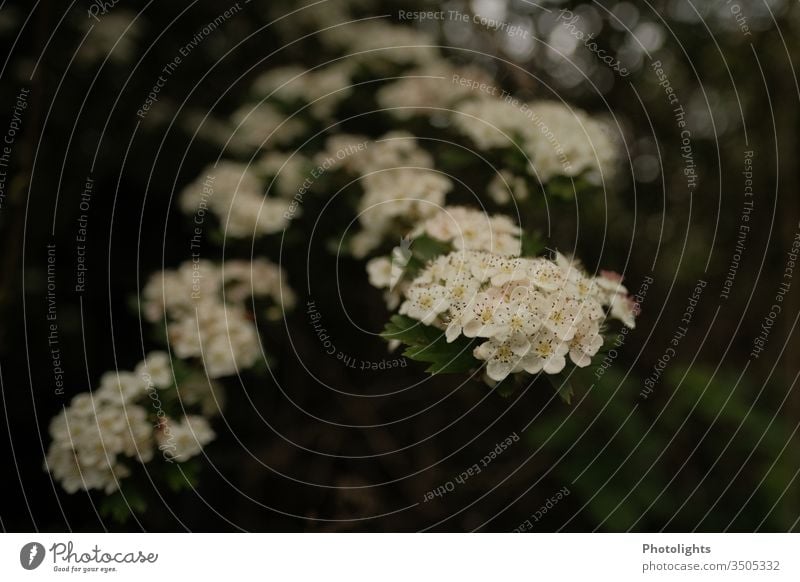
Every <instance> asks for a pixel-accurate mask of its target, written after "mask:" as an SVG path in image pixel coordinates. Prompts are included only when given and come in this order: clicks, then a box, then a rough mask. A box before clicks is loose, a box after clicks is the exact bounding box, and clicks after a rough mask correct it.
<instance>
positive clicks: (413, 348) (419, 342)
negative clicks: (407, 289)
mask: <svg viewBox="0 0 800 582" xmlns="http://www.w3.org/2000/svg"><path fill="white" fill-rule="evenodd" d="M381 336H382V337H383V338H385V339H387V340H399V341H401V342H402V343H404V344H406V346H407V347H406V349H405V350H404V351H403V355H404V356H405V357H407V358H409V359H410V360H414V361H417V362H425V363H428V364H430V366H428V368H427V369H426V371H427V372H429V373H431V374H452V373H459V372H467V371H469V370H471V369H472V368H474V367H475V366H476V363H477V362H476V360H475V358H474V357H473V356H472V348H473V343H474V340H473V339H470V338H467V337H464V336H460V337H459V338H458V339H456V340H455V341H454V342H452V343H447V341H446V340H445V337H444V334H443V333H442V331H441V330H440V329H437V328H435V327H432V326H429V325H423V324H422V323H420V322H419V321H417V320H416V319H412V318H410V317H407V316H405V315H394V316H392V318H391V319H390V320H389V323H387V324H386V327H385V328H384V330H383V333H381Z"/></svg>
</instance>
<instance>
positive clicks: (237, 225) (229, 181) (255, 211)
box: [179, 158, 293, 238]
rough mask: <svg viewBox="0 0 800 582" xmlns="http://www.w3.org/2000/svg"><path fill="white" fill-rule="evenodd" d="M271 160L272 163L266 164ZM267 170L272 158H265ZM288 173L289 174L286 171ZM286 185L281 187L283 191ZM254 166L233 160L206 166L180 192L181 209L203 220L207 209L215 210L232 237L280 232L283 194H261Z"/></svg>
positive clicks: (286, 204)
mask: <svg viewBox="0 0 800 582" xmlns="http://www.w3.org/2000/svg"><path fill="white" fill-rule="evenodd" d="M269 162H273V164H269ZM265 163H267V164H269V165H267V167H266V168H265V170H266V171H269V170H271V169H272V167H273V165H274V158H271V159H267V160H266V161H265ZM289 175H290V174H289ZM287 190H288V191H290V192H291V191H293V189H292V190H289V188H286V187H284V188H281V191H282V192H286V191H287ZM263 192H264V187H263V184H262V181H261V179H259V177H258V176H257V175H256V173H255V169H251V168H250V167H248V166H246V165H245V164H239V163H236V162H220V163H219V164H218V165H216V166H209V167H208V168H206V169H205V170H204V171H203V173H202V174H201V175H200V176H199V177H198V178H197V179H196V180H194V181H193V182H191V183H190V184H189V185H188V186H186V188H184V190H183V192H181V195H180V201H179V203H180V207H181V210H183V212H184V213H185V214H187V215H190V216H193V217H195V220H196V222H198V223H200V224H202V223H203V222H204V219H205V215H206V212H207V211H210V212H212V213H214V215H215V216H216V217H217V219H218V220H219V222H220V224H221V226H222V230H223V231H224V232H225V234H226V235H227V236H230V237H232V238H246V237H253V236H259V235H263V234H271V233H275V232H280V231H281V230H283V229H284V228H286V225H287V224H288V223H289V220H288V219H287V218H286V211H287V209H288V208H289V201H288V200H286V199H285V198H278V197H274V196H271V197H269V196H264V194H263Z"/></svg>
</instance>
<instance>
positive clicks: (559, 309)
mask: <svg viewBox="0 0 800 582" xmlns="http://www.w3.org/2000/svg"><path fill="white" fill-rule="evenodd" d="M537 312H538V314H539V316H540V317H541V318H542V325H543V326H544V327H545V328H546V329H548V330H550V331H551V332H553V334H554V335H556V336H557V337H558V338H559V339H561V340H563V341H569V340H571V339H572V337H573V336H574V335H575V328H576V325H577V322H578V317H579V314H580V305H579V304H578V303H576V302H575V301H574V300H572V299H569V298H565V297H563V296H561V295H560V294H557V293H551V294H550V295H548V296H545V297H542V298H541V299H540V300H539V301H538V305H537Z"/></svg>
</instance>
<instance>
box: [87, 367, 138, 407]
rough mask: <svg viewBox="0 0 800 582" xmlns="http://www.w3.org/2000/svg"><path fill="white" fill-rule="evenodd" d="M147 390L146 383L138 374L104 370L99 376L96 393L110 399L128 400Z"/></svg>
mask: <svg viewBox="0 0 800 582" xmlns="http://www.w3.org/2000/svg"><path fill="white" fill-rule="evenodd" d="M146 391H147V384H146V383H145V381H144V380H143V379H142V378H141V376H139V375H138V374H134V373H133V372H106V373H105V374H103V376H102V377H101V378H100V388H99V389H98V391H97V392H98V394H99V395H100V396H101V397H108V398H109V399H110V400H121V401H129V400H134V399H136V398H138V397H139V396H142V395H143V394H145V392H146Z"/></svg>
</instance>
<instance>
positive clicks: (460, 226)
mask: <svg viewBox="0 0 800 582" xmlns="http://www.w3.org/2000/svg"><path fill="white" fill-rule="evenodd" d="M521 234H522V232H521V229H520V227H519V226H517V225H516V224H514V221H512V220H511V219H510V218H509V217H508V216H506V215H504V214H496V215H494V216H489V215H487V214H486V213H485V212H482V211H480V210H477V209H474V208H467V207H466V206H446V207H444V208H442V209H440V210H438V211H437V213H436V214H434V215H433V216H432V217H430V218H428V219H426V220H424V221H423V222H422V223H421V224H420V225H419V226H418V227H417V228H415V229H414V230H413V231H411V235H410V236H411V238H412V239H413V238H415V237H418V236H421V235H428V236H430V237H432V238H435V239H436V240H439V241H442V242H446V243H450V244H451V245H452V246H453V248H454V249H456V250H465V251H487V252H490V253H495V254H498V255H519V254H520V238H519V237H520V235H521Z"/></svg>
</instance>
